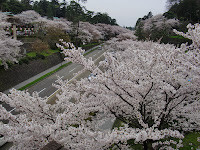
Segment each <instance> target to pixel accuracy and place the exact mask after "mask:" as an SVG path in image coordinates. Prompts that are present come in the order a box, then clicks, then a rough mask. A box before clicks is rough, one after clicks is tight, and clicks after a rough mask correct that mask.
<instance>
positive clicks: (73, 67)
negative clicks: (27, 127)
mask: <svg viewBox="0 0 200 150" xmlns="http://www.w3.org/2000/svg"><path fill="white" fill-rule="evenodd" d="M104 52H105V50H95V51H92V52H91V53H89V54H88V55H86V58H89V57H92V60H95V59H97V58H98V57H99V56H101V55H102V54H103V53H104ZM82 69H83V67H82V66H81V65H78V64H70V65H69V66H67V67H65V68H63V69H62V70H60V71H58V72H56V73H55V74H53V75H51V76H49V77H47V78H45V79H44V80H42V81H40V82H39V83H38V84H35V85H33V86H32V87H30V88H29V89H28V91H29V92H30V93H33V92H34V91H37V92H38V93H39V96H40V97H45V96H47V97H49V96H50V95H51V94H52V93H54V92H55V91H56V90H57V89H56V88H55V87H53V86H52V84H53V83H55V81H56V80H57V76H60V77H61V78H62V79H63V80H67V79H68V80H70V79H72V78H73V76H74V73H77V72H79V71H80V70H82ZM86 74H87V73H86ZM81 77H86V76H84V75H82V76H81Z"/></svg>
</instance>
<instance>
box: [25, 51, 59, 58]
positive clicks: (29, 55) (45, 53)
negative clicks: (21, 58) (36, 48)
mask: <svg viewBox="0 0 200 150" xmlns="http://www.w3.org/2000/svg"><path fill="white" fill-rule="evenodd" d="M57 52H60V50H58V49H57V50H51V49H49V50H47V51H44V52H41V53H40V54H41V55H44V56H49V55H51V54H53V53H57ZM26 55H27V56H28V57H35V56H36V52H30V53H27V54H26Z"/></svg>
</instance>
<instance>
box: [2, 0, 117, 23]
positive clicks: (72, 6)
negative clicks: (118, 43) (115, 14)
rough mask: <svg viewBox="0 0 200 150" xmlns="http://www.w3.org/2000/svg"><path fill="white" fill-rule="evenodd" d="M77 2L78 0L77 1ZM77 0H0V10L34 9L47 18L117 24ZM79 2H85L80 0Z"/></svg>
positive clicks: (105, 15) (14, 11)
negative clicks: (68, 0)
mask: <svg viewBox="0 0 200 150" xmlns="http://www.w3.org/2000/svg"><path fill="white" fill-rule="evenodd" d="M78 2H79V1H78ZM78 2H77V1H74V0H71V1H70V2H69V3H67V2H66V1H65V0H64V1H63V2H59V1H57V0H51V1H47V0H40V1H30V0H22V1H18V0H9V1H8V0H4V1H0V10H2V11H9V12H12V13H14V14H19V13H21V12H22V11H27V10H34V11H36V12H37V13H39V14H40V15H41V16H47V17H48V18H51V19H52V18H53V17H59V18H60V17H63V18H67V19H68V21H72V22H77V21H87V22H90V23H93V24H94V23H104V24H111V25H117V23H116V20H115V19H112V18H111V17H110V16H109V15H108V14H106V13H100V12H98V13H94V12H92V11H89V10H87V9H86V8H85V7H83V6H81V5H80V4H79V3H78ZM81 2H86V0H82V1H81Z"/></svg>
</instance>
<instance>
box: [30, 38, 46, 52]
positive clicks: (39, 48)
mask: <svg viewBox="0 0 200 150" xmlns="http://www.w3.org/2000/svg"><path fill="white" fill-rule="evenodd" d="M48 49H49V45H48V44H47V43H46V42H43V41H41V40H39V39H37V40H36V41H35V42H34V43H33V44H32V50H33V51H34V52H36V53H40V52H43V51H46V50H48Z"/></svg>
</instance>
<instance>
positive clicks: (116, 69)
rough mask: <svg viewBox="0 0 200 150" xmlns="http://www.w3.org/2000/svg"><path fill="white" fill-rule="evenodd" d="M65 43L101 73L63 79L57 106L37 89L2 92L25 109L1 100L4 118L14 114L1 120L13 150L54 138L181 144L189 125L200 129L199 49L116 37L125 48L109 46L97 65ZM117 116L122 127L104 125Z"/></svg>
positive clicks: (70, 54)
mask: <svg viewBox="0 0 200 150" xmlns="http://www.w3.org/2000/svg"><path fill="white" fill-rule="evenodd" d="M195 29H196V28H192V29H191V30H195ZM189 32H190V31H189ZM192 33H194V34H195V33H196V34H199V33H197V32H192ZM186 34H187V33H186ZM195 37H197V36H195ZM116 41H117V40H116ZM119 41H120V40H119ZM61 42H62V44H61V45H59V44H57V46H58V47H59V48H61V49H62V50H63V53H64V54H65V56H66V58H65V60H68V61H72V62H74V63H78V64H81V65H82V66H83V67H84V70H82V71H85V70H87V71H90V72H91V73H93V74H96V76H95V77H92V78H91V80H90V81H88V79H81V80H80V81H75V82H74V83H71V84H67V81H63V80H62V79H61V78H58V80H57V84H56V85H54V86H55V87H57V88H58V89H60V93H59V94H57V100H56V102H55V104H53V105H51V104H48V101H47V98H41V97H39V96H38V94H37V93H33V95H30V94H29V93H28V92H26V91H25V92H24V91H17V90H14V89H13V90H11V91H10V94H8V95H6V94H3V93H1V95H0V100H1V101H3V102H6V103H8V104H10V106H12V107H15V108H16V111H18V112H19V114H17V115H12V114H11V113H10V112H7V111H6V109H5V108H3V107H2V106H0V119H5V120H9V123H8V124H1V126H0V127H1V130H0V134H1V135H4V138H5V139H7V140H8V141H13V143H14V144H13V147H12V149H22V150H23V149H40V148H42V147H43V146H44V145H45V144H46V143H48V142H50V141H52V140H55V141H56V142H58V143H60V144H62V145H63V146H64V147H66V148H67V149H110V148H116V149H117V148H119V149H130V148H131V147H130V145H129V144H130V143H128V142H127V141H128V140H133V141H134V143H135V144H137V143H140V144H142V145H143V148H144V149H145V150H146V149H148V148H152V147H153V148H154V149H173V148H174V149H179V148H180V147H181V146H182V140H181V139H182V138H183V137H184V131H191V130H197V131H199V129H200V112H199V107H200V99H199V90H200V89H199V85H200V70H199V69H198V68H199V67H200V64H199V60H200V55H199V48H197V47H193V49H192V50H189V51H187V53H186V52H185V51H186V50H188V47H187V46H185V45H182V46H181V47H180V48H177V47H175V46H173V45H170V44H166V45H165V44H159V43H154V42H151V41H147V42H138V41H132V42H131V45H129V46H128V47H127V48H124V49H123V51H121V49H120V45H119V44H120V43H118V42H115V44H116V45H118V46H116V48H117V47H118V51H117V52H116V53H115V54H112V53H109V52H106V53H105V54H104V56H105V58H106V61H102V62H100V64H99V66H96V65H95V63H94V61H92V59H86V58H85V57H84V56H83V55H82V53H83V52H84V51H83V50H82V49H81V48H78V49H77V48H75V47H74V45H73V44H71V43H66V42H63V41H62V40H61ZM113 43H114V42H113ZM68 48H69V49H68ZM100 68H101V69H100ZM102 68H103V69H102ZM110 118H114V119H118V120H120V121H121V122H122V126H121V127H119V128H114V129H113V130H111V131H109V130H106V131H101V130H100V129H99V127H100V126H101V125H102V124H103V123H104V122H105V121H106V120H109V119H110ZM170 137H173V138H178V139H180V140H179V141H178V142H177V141H175V140H172V139H170ZM173 146H174V147H173Z"/></svg>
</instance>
